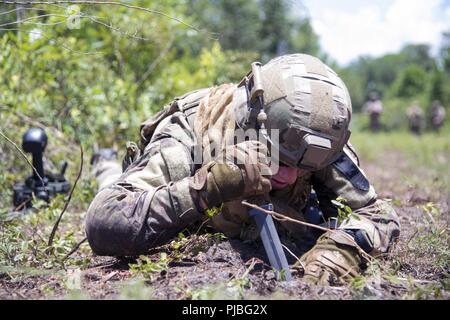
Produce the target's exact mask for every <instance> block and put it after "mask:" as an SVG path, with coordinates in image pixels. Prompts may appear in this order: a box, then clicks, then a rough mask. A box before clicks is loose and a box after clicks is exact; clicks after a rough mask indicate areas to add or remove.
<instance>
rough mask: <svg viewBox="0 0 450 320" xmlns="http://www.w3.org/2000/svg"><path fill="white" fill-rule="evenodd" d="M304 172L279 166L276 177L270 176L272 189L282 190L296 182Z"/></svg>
mask: <svg viewBox="0 0 450 320" xmlns="http://www.w3.org/2000/svg"><path fill="white" fill-rule="evenodd" d="M303 172H304V170H302V169H299V168H292V167H287V166H283V165H281V166H280V167H279V169H278V172H277V174H276V175H274V176H272V178H271V180H270V182H271V183H272V188H273V189H275V190H277V189H283V188H285V187H287V186H289V185H292V184H294V183H295V181H297V177H298V176H299V175H301V174H302V173H303Z"/></svg>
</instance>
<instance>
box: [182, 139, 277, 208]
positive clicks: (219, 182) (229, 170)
mask: <svg viewBox="0 0 450 320" xmlns="http://www.w3.org/2000/svg"><path fill="white" fill-rule="evenodd" d="M225 151H226V156H225V159H224V160H225V161H211V162H210V163H208V164H206V165H204V166H203V167H201V168H200V169H199V170H198V171H197V172H196V173H195V175H194V176H193V177H192V178H191V181H190V185H191V187H192V188H193V189H195V190H197V191H198V192H199V195H200V206H201V207H202V209H207V208H212V207H215V206H218V205H220V204H221V203H223V202H229V201H233V200H239V199H245V198H249V197H253V196H257V195H263V194H266V193H268V192H269V191H270V190H271V183H270V176H271V171H270V168H269V163H268V157H267V147H266V146H265V145H263V144H261V143H260V142H258V141H244V142H241V143H238V144H236V145H232V146H229V147H227V148H226V150H225Z"/></svg>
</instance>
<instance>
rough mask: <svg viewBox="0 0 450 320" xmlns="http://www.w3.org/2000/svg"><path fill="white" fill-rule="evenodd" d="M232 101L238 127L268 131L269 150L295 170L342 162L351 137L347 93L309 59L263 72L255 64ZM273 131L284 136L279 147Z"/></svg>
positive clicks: (275, 63) (291, 58)
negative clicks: (338, 160)
mask: <svg viewBox="0 0 450 320" xmlns="http://www.w3.org/2000/svg"><path fill="white" fill-rule="evenodd" d="M233 100H234V101H235V102H234V108H235V115H236V123H237V125H238V127H240V128H243V129H249V128H256V129H260V128H261V126H263V128H265V131H264V132H267V134H266V138H267V145H268V146H269V147H270V148H271V149H272V150H277V152H276V153H277V154H278V157H279V161H280V162H281V164H284V165H287V166H290V167H298V168H301V169H306V170H310V171H316V170H320V169H322V168H324V167H326V166H327V165H329V164H331V163H333V162H334V161H335V160H337V158H338V157H339V156H340V155H341V152H342V150H343V147H344V145H345V144H346V143H347V141H348V139H349V137H350V130H349V125H350V120H351V114H352V106H351V101H350V96H349V93H348V90H347V87H346V86H345V84H344V82H343V81H342V80H341V79H340V78H339V76H338V75H337V74H336V73H335V72H334V71H333V70H332V69H331V68H329V67H328V66H326V65H325V64H324V63H323V62H321V61H320V60H319V59H318V58H315V57H313V56H310V55H306V54H290V55H284V56H281V57H278V58H275V59H272V60H270V61H269V62H268V63H267V64H265V65H263V66H262V65H261V64H260V63H258V62H254V63H253V64H252V71H251V72H249V73H248V74H247V75H246V76H245V77H244V79H243V80H242V81H241V82H240V84H239V85H238V90H236V92H235V96H234V97H233ZM273 129H278V130H279V131H278V139H277V140H278V141H274V139H272V138H271V134H270V133H271V132H273V131H272V130H273ZM272 153H274V152H272Z"/></svg>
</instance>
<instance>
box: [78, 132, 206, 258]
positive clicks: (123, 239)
mask: <svg viewBox="0 0 450 320" xmlns="http://www.w3.org/2000/svg"><path fill="white" fill-rule="evenodd" d="M194 169H195V168H194V165H193V163H192V159H191V156H190V151H189V149H188V148H187V147H186V146H185V145H183V144H181V143H180V142H178V141H177V140H175V139H173V138H165V139H161V140H158V141H156V142H153V143H151V144H150V145H148V146H147V147H146V149H145V151H144V154H143V155H142V157H140V158H139V160H137V161H136V162H134V163H133V164H132V165H131V166H129V167H128V168H127V170H126V171H125V172H124V173H123V174H122V176H121V177H120V178H119V180H118V181H117V182H116V183H114V184H113V185H111V186H110V187H108V188H106V189H103V190H102V191H100V192H99V193H98V194H97V196H96V197H95V199H94V201H93V202H92V203H91V206H90V207H89V209H88V213H87V219H86V233H87V237H88V240H89V243H90V245H91V247H92V249H93V251H94V252H95V253H97V254H99V255H114V256H121V255H122V256H130V255H137V254H141V253H145V252H147V251H148V250H149V249H150V248H152V247H155V246H158V245H161V244H163V243H165V242H167V241H168V240H169V239H171V238H172V237H173V236H174V235H176V234H177V233H178V232H179V231H181V230H183V229H184V228H185V227H186V226H187V225H189V224H190V223H192V222H195V221H197V220H199V219H200V218H201V217H202V213H200V212H199V210H198V209H197V205H196V203H195V202H196V200H195V199H196V191H195V190H192V189H191V188H190V186H189V179H190V177H191V176H192V175H193V174H194Z"/></svg>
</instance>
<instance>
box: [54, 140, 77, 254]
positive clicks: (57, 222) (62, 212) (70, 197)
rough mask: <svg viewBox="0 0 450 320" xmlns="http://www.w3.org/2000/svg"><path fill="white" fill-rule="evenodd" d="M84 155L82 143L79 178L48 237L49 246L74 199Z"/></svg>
mask: <svg viewBox="0 0 450 320" xmlns="http://www.w3.org/2000/svg"><path fill="white" fill-rule="evenodd" d="M83 156H84V153H83V146H82V144H81V143H80V157H81V162H80V170H79V171H78V175H77V178H76V179H75V182H74V184H73V186H72V189H71V190H70V193H69V197H68V198H67V200H66V202H65V203H64V207H63V209H62V211H61V213H60V214H59V217H58V220H57V221H56V223H55V225H54V226H53V229H52V232H51V234H50V237H49V239H48V244H47V245H48V246H49V247H51V246H52V245H53V238H54V237H55V233H56V230H57V229H58V226H59V223H60V222H61V218H62V216H63V214H64V212H66V209H67V206H68V205H69V202H70V200H71V199H72V194H73V190H74V189H75V187H76V185H77V182H78V180H80V177H81V172H82V171H83Z"/></svg>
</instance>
